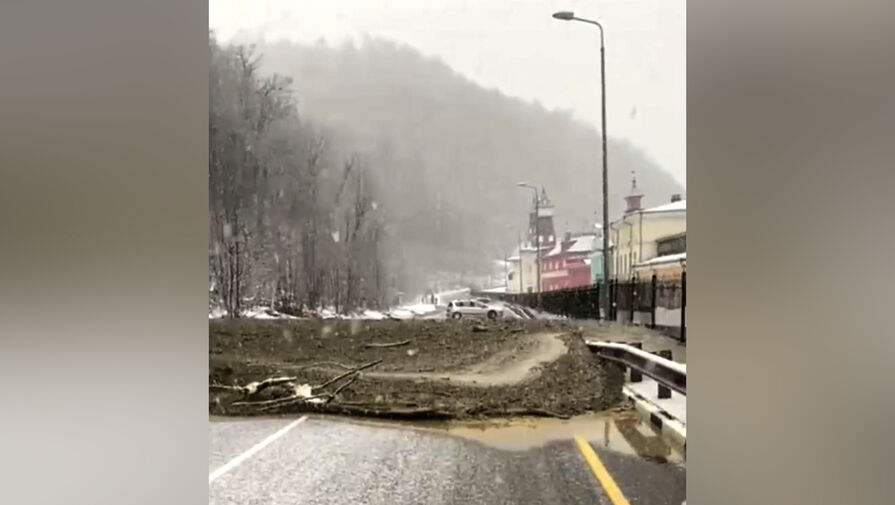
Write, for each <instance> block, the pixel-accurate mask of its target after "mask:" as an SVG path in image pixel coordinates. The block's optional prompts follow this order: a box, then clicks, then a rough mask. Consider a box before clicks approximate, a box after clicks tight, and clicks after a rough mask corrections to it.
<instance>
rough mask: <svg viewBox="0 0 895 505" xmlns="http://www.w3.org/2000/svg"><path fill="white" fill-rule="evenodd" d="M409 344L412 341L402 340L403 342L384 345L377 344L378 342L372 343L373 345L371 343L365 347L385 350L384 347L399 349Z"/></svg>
mask: <svg viewBox="0 0 895 505" xmlns="http://www.w3.org/2000/svg"><path fill="white" fill-rule="evenodd" d="M409 343H410V340H402V341H400V342H386V343H382V344H379V343H376V342H371V343H369V344H366V345H364V347H375V348H380V349H381V348H384V347H399V346H402V345H407V344H409Z"/></svg>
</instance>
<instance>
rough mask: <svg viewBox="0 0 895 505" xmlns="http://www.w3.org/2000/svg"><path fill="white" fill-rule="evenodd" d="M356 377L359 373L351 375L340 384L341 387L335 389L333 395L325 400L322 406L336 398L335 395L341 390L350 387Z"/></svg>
mask: <svg viewBox="0 0 895 505" xmlns="http://www.w3.org/2000/svg"><path fill="white" fill-rule="evenodd" d="M358 375H360V373H355V374H354V375H352V376H351V378H350V379H348V380H347V381H346V382H345V383H344V384H342V385H341V386H339V387H337V388H336V390H335V391H333V394H331V395H330V397H329V398H327V399H326V401H325V402H323V404H324V405H326V404H327V403H329V402H331V401H332V400H333V398H335V397H336V395H338V394H339V393H341V392H342V390H343V389H345V388H347V387H348V386H350V385H351V384H352V383H353V382H354V381H356V380H357V376H358Z"/></svg>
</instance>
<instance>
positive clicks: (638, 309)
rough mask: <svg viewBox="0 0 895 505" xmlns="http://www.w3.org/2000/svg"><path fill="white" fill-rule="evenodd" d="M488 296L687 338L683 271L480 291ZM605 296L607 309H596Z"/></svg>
mask: <svg viewBox="0 0 895 505" xmlns="http://www.w3.org/2000/svg"><path fill="white" fill-rule="evenodd" d="M481 294H482V295H486V296H489V297H492V298H497V299H499V300H502V301H505V302H509V303H514V304H517V305H523V306H526V307H530V308H538V309H540V310H543V311H545V312H550V313H552V314H557V315H561V316H566V317H570V318H574V319H605V320H609V321H618V322H623V323H632V324H641V325H644V326H648V327H650V328H659V329H663V330H667V332H668V333H671V334H673V336H675V337H677V338H678V339H679V340H681V342H686V340H687V323H686V317H687V316H686V314H687V274H686V272H684V273H683V274H682V276H681V278H680V279H676V280H671V281H669V280H659V279H658V278H657V277H656V276H655V275H654V276H653V277H652V278H651V279H649V280H645V281H644V280H637V279H631V280H628V281H619V280H616V279H613V280H611V281H609V283H608V285H607V284H606V283H599V284H593V285H590V286H586V287H579V288H569V289H561V290H556V291H544V292H541V293H540V306H539V303H538V296H539V293H496V294H495V293H481ZM604 295H608V298H609V300H608V301H609V304H608V305H609V309H608V313H607V311H606V309H605V308H602V309H601V308H600V307H601V303H600V299H601V296H604Z"/></svg>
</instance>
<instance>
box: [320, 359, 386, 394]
mask: <svg viewBox="0 0 895 505" xmlns="http://www.w3.org/2000/svg"><path fill="white" fill-rule="evenodd" d="M380 363H382V360H381V359H377V360H376V361H371V362H369V363H367V364H366V365H361V366H359V367H357V368H355V369H353V370H348V371H347V372H345V373H343V374H341V375H337V376H336V377H333V378H332V379H330V380H328V381H326V382H324V383H323V384H321V385H319V386H314V388H312V391H313V390H320V389H323V388H325V387H326V386H329V385H330V384H332V383H334V382H338V381H340V380H341V379H343V378H345V377H348V376H349V375H351V374H353V373H357V372H360V371H361V370H366V369H367V368H370V367H371V366H376V365H378V364H380Z"/></svg>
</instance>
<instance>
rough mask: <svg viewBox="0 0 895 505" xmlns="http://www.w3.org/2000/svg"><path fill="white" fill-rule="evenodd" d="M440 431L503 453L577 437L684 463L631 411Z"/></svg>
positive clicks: (506, 421)
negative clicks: (503, 451) (494, 448)
mask: <svg viewBox="0 0 895 505" xmlns="http://www.w3.org/2000/svg"><path fill="white" fill-rule="evenodd" d="M443 429H445V430H446V431H447V432H448V433H449V434H451V435H454V436H459V437H463V438H467V439H471V440H475V441H478V442H480V443H483V444H486V445H489V446H492V447H496V448H498V449H504V450H520V451H522V450H527V449H532V448H535V447H540V446H543V445H546V444H547V443H549V442H554V441H563V440H571V439H573V438H574V437H575V436H580V437H581V438H583V439H585V440H587V441H588V442H590V443H591V444H593V445H594V446H595V447H598V448H604V449H608V450H612V451H617V452H621V453H625V454H631V455H637V456H640V457H642V458H645V459H649V460H652V461H659V462H671V463H682V462H683V458H682V456H681V454H680V452H679V451H678V450H677V449H675V448H672V447H671V446H669V445H668V443H667V442H665V440H664V439H663V438H662V436H661V435H660V434H659V433H657V432H656V431H655V430H653V429H652V428H651V427H650V426H649V425H647V424H646V423H644V422H643V421H641V420H640V419H639V418H638V417H637V414H636V413H634V412H631V411H625V412H600V413H595V414H586V415H581V416H576V417H573V418H571V419H566V420H563V419H555V418H531V417H526V418H515V419H489V420H486V421H474V422H450V423H446V426H444V428H443Z"/></svg>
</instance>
